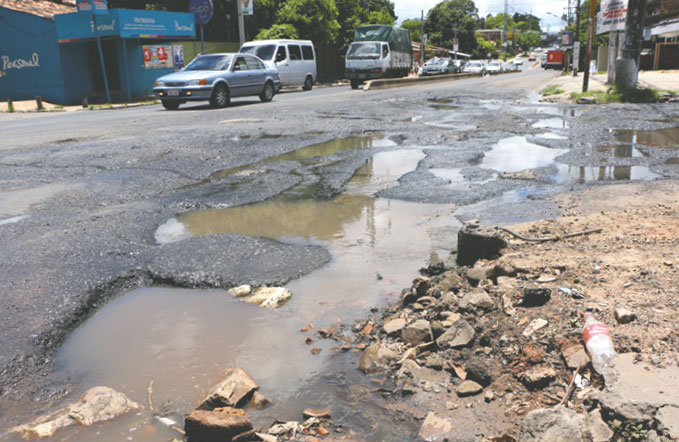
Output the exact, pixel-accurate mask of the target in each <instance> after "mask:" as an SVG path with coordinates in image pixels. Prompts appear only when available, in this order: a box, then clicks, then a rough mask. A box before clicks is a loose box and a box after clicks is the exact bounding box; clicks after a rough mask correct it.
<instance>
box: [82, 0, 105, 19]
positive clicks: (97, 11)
mask: <svg viewBox="0 0 679 442" xmlns="http://www.w3.org/2000/svg"><path fill="white" fill-rule="evenodd" d="M75 5H76V7H77V8H78V15H80V16H83V15H107V14H108V5H107V4H106V0H76V2H75Z"/></svg>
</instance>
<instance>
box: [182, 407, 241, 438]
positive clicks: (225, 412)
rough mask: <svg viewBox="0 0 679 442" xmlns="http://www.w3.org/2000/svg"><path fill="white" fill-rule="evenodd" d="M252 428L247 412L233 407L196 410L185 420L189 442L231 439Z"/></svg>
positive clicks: (185, 429)
mask: <svg viewBox="0 0 679 442" xmlns="http://www.w3.org/2000/svg"><path fill="white" fill-rule="evenodd" d="M250 430H252V422H250V419H248V416H247V415H246V414H245V412H244V411H243V410H238V409H235V408H231V407H224V408H216V409H214V410H194V411H192V412H191V414H189V415H188V416H187V417H186V420H185V421H184V431H185V432H186V437H187V438H188V441H189V442H201V441H208V440H215V441H217V440H224V441H227V440H228V441H230V440H232V439H233V438H234V437H236V436H238V435H240V434H242V433H245V432H247V431H250Z"/></svg>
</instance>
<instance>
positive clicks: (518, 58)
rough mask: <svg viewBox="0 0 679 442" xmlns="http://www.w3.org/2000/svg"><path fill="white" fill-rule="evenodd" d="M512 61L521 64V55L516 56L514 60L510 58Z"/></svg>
mask: <svg viewBox="0 0 679 442" xmlns="http://www.w3.org/2000/svg"><path fill="white" fill-rule="evenodd" d="M512 63H514V64H518V65H519V66H521V65H523V58H521V57H516V58H514V60H512Z"/></svg>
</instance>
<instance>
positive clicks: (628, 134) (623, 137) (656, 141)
mask: <svg viewBox="0 0 679 442" xmlns="http://www.w3.org/2000/svg"><path fill="white" fill-rule="evenodd" d="M614 137H615V139H616V140H618V141H621V142H623V143H632V144H642V145H644V146H649V147H659V148H665V149H679V127H668V128H665V129H655V130H627V129H624V130H622V129H621V130H615V131H614Z"/></svg>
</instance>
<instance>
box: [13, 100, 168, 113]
mask: <svg viewBox="0 0 679 442" xmlns="http://www.w3.org/2000/svg"><path fill="white" fill-rule="evenodd" d="M12 104H13V105H14V112H37V111H38V105H37V103H36V102H35V100H22V101H14V102H13V103H12ZM148 104H156V101H155V100H151V99H149V100H146V101H139V102H134V103H114V104H112V105H110V106H109V105H108V104H91V105H89V106H88V107H82V106H80V105H77V106H62V105H59V104H53V103H48V102H46V101H43V102H42V106H43V110H42V112H78V111H87V110H103V109H124V108H127V107H138V106H145V105H148ZM0 112H7V102H6V101H2V102H0Z"/></svg>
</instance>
